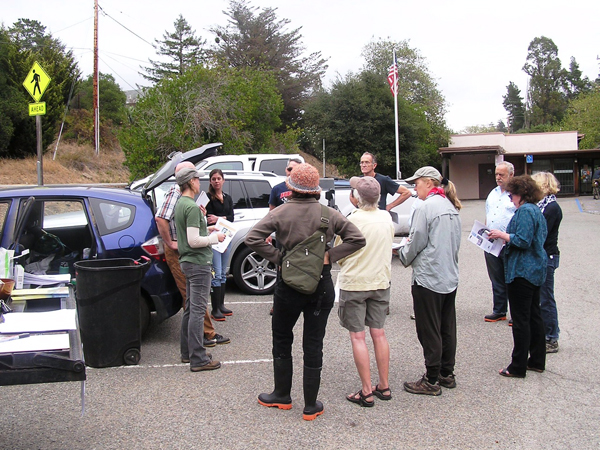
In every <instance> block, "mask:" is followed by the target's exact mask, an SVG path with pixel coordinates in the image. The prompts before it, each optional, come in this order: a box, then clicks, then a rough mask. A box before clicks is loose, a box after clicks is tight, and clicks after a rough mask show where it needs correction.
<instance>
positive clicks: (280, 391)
mask: <svg viewBox="0 0 600 450" xmlns="http://www.w3.org/2000/svg"><path fill="white" fill-rule="evenodd" d="M273 374H274V378H275V389H274V390H273V392H271V393H270V394H266V393H265V394H260V395H259V396H258V403H260V404H261V405H263V406H271V407H277V408H279V409H292V397H291V396H290V391H291V390H292V358H288V359H282V358H275V359H273Z"/></svg>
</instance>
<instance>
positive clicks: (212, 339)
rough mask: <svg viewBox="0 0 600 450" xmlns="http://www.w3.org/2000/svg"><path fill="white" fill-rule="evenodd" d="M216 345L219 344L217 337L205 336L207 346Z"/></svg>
mask: <svg viewBox="0 0 600 450" xmlns="http://www.w3.org/2000/svg"><path fill="white" fill-rule="evenodd" d="M215 345H217V340H216V339H215V338H211V339H209V338H206V337H205V338H204V346H205V347H214V346H215Z"/></svg>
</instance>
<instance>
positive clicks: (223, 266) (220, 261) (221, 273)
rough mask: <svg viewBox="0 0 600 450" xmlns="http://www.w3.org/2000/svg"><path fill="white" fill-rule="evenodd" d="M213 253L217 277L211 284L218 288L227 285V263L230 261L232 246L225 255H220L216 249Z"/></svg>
mask: <svg viewBox="0 0 600 450" xmlns="http://www.w3.org/2000/svg"><path fill="white" fill-rule="evenodd" d="M212 252H213V270H214V271H215V277H214V278H213V279H212V281H211V284H212V285H213V286H217V287H218V286H221V285H225V284H227V262H228V261H229V255H230V254H231V246H228V247H227V250H225V251H224V252H223V253H220V252H218V251H216V250H215V249H213V251H212Z"/></svg>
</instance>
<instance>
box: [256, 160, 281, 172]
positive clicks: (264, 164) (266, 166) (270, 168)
mask: <svg viewBox="0 0 600 450" xmlns="http://www.w3.org/2000/svg"><path fill="white" fill-rule="evenodd" d="M287 162H288V160H287V159H267V160H264V161H261V162H260V167H258V168H257V169H256V170H261V171H263V172H273V173H276V174H277V175H285V174H286V173H285V168H286V167H287Z"/></svg>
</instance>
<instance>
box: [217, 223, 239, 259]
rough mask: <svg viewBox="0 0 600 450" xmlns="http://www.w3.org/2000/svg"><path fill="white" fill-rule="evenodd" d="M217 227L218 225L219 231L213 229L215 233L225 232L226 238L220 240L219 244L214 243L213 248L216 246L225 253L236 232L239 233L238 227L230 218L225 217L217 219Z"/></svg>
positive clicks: (220, 251)
mask: <svg viewBox="0 0 600 450" xmlns="http://www.w3.org/2000/svg"><path fill="white" fill-rule="evenodd" d="M215 227H217V231H213V233H218V232H221V233H224V234H225V240H224V241H223V242H219V243H218V244H214V245H213V246H212V248H214V249H215V250H216V251H218V252H219V253H223V252H224V251H225V250H227V246H228V245H229V243H230V242H231V240H232V239H233V236H235V233H237V228H236V227H235V225H234V224H233V223H231V222H230V221H229V220H227V219H223V218H222V217H219V220H217V223H216V224H215Z"/></svg>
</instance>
